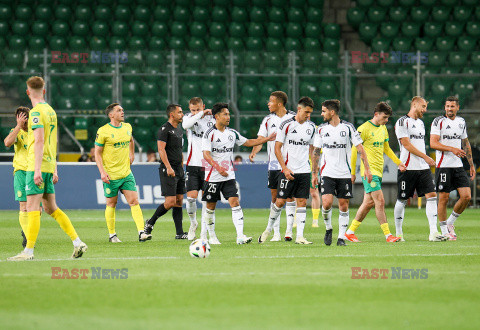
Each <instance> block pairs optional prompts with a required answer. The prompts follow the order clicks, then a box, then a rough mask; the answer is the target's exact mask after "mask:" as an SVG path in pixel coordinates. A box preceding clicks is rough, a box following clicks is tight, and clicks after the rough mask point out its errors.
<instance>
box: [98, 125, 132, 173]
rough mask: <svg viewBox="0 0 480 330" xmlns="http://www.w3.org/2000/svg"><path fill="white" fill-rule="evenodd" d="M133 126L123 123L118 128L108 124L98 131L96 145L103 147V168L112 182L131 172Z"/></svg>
mask: <svg viewBox="0 0 480 330" xmlns="http://www.w3.org/2000/svg"><path fill="white" fill-rule="evenodd" d="M131 139H132V126H131V125H130V124H127V123H121V124H120V126H118V127H116V126H113V125H112V124H110V123H108V124H105V125H104V126H102V127H100V128H99V129H98V131H97V137H96V139H95V144H96V145H97V146H99V147H103V154H102V158H103V167H104V168H105V171H106V172H107V174H108V175H109V176H110V179H112V180H119V179H123V178H125V177H126V176H127V175H129V174H130V173H131V170H130V140H131Z"/></svg>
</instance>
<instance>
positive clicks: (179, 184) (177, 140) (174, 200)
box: [145, 104, 188, 239]
mask: <svg viewBox="0 0 480 330" xmlns="http://www.w3.org/2000/svg"><path fill="white" fill-rule="evenodd" d="M167 116H168V121H167V122H166V123H165V124H163V125H162V127H160V130H159V131H158V141H157V146H158V153H159V154H160V167H159V169H158V172H159V175H160V184H161V188H162V195H163V196H165V202H164V203H162V204H160V205H159V206H158V207H157V209H156V210H155V213H154V214H153V215H152V217H151V218H150V219H149V220H148V221H147V223H146V224H145V233H146V234H147V235H150V234H151V233H152V230H153V226H154V225H155V222H157V220H158V218H160V217H161V216H162V215H164V214H165V213H167V212H168V210H170V209H172V217H173V222H174V224H175V231H176V235H175V239H187V238H188V235H187V233H185V232H184V231H183V225H182V221H183V213H182V205H183V194H185V171H184V170H183V154H182V148H183V130H182V126H181V125H180V124H181V122H182V120H183V110H182V107H181V106H179V105H178V104H169V105H168V106H167Z"/></svg>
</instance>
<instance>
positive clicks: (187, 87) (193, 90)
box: [180, 81, 200, 97]
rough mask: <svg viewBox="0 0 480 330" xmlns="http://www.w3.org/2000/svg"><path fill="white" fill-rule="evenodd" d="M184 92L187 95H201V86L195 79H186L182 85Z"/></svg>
mask: <svg viewBox="0 0 480 330" xmlns="http://www.w3.org/2000/svg"><path fill="white" fill-rule="evenodd" d="M180 89H181V91H182V94H184V95H186V96H187V97H193V95H200V86H199V84H198V83H197V82H195V81H185V82H183V83H182V84H181V87H180Z"/></svg>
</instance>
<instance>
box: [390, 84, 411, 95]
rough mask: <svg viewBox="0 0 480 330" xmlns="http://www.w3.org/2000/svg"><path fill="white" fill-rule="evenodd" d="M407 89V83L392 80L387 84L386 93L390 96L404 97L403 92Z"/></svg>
mask: <svg viewBox="0 0 480 330" xmlns="http://www.w3.org/2000/svg"><path fill="white" fill-rule="evenodd" d="M407 89H408V84H402V83H400V82H397V81H394V82H392V83H390V84H389V85H388V94H389V95H390V96H391V97H405V94H406V93H407V92H408V90H407Z"/></svg>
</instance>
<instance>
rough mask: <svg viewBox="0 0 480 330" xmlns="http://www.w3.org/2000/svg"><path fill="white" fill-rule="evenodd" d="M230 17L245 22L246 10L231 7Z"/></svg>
mask: <svg viewBox="0 0 480 330" xmlns="http://www.w3.org/2000/svg"><path fill="white" fill-rule="evenodd" d="M195 18H196V16H195ZM231 18H232V21H233V22H239V23H245V22H247V21H248V12H247V10H246V9H245V8H241V7H233V9H232V12H231ZM196 19H197V18H196Z"/></svg>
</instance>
